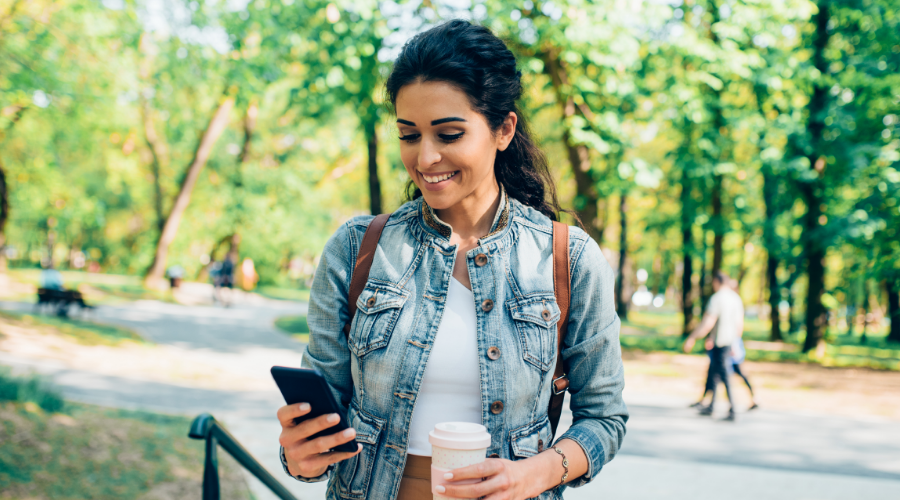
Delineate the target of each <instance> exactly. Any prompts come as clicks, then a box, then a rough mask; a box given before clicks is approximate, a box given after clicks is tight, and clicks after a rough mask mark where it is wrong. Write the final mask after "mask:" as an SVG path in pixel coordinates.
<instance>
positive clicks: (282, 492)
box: [188, 413, 296, 500]
mask: <svg viewBox="0 0 900 500" xmlns="http://www.w3.org/2000/svg"><path fill="white" fill-rule="evenodd" d="M188 437H190V438H191V439H203V440H204V441H206V459H205V460H204V463H203V500H219V461H218V460H217V458H216V451H217V449H218V445H221V446H222V448H223V449H224V450H225V451H226V452H228V454H230V455H231V456H232V457H234V459H235V460H237V462H238V463H239V464H240V465H241V466H242V467H244V468H245V469H246V470H247V471H249V472H250V473H251V474H253V475H254V476H256V478H257V479H259V480H260V481H262V483H263V484H264V485H266V487H268V488H269V489H270V490H271V491H272V492H273V493H275V494H276V495H277V496H278V498H281V499H282V500H296V497H294V496H293V495H292V494H291V492H290V491H288V490H287V488H285V487H284V485H283V484H281V483H280V482H278V480H277V479H275V478H274V477H273V476H272V474H269V471H267V470H266V469H265V467H263V466H262V464H260V463H259V462H257V461H256V459H254V458H253V456H251V455H250V452H249V451H247V449H246V448H244V447H243V446H241V444H240V443H238V442H237V440H236V439H234V436H232V435H231V434H229V433H228V431H227V430H225V428H223V427H222V426H221V425H219V424H218V423H217V422H216V419H215V418H213V416H212V415H210V414H209V413H203V414H201V415H198V416H197V418H195V419H194V421H193V422H191V430H190V431H189V432H188Z"/></svg>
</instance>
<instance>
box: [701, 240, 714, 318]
mask: <svg viewBox="0 0 900 500" xmlns="http://www.w3.org/2000/svg"><path fill="white" fill-rule="evenodd" d="M706 236H707V235H706V231H705V230H704V231H703V245H702V247H701V252H700V315H701V316H702V315H703V314H706V305H707V304H708V303H709V298H710V297H711V296H712V293H713V292H712V279H710V274H709V272H708V271H707V267H706V265H707V264H708V262H709V261H708V259H709V244H708V243H707V242H706Z"/></svg>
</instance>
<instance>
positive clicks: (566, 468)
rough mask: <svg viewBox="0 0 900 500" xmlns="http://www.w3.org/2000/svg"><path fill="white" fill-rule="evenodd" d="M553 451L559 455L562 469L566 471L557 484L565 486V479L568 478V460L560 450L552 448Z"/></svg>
mask: <svg viewBox="0 0 900 500" xmlns="http://www.w3.org/2000/svg"><path fill="white" fill-rule="evenodd" d="M553 451H555V452H557V453H559V454H560V456H562V459H563V462H562V466H563V469H565V470H566V472H565V473H564V474H563V475H562V479H560V480H559V484H560V485H563V484H565V482H566V479H568V478H569V460H568V459H566V454H565V453H563V452H562V450H560V449H559V448H558V447H556V446H554V447H553Z"/></svg>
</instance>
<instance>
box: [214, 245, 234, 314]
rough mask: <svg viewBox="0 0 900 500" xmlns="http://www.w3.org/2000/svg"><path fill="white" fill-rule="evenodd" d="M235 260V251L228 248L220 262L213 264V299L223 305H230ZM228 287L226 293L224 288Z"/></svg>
mask: <svg viewBox="0 0 900 500" xmlns="http://www.w3.org/2000/svg"><path fill="white" fill-rule="evenodd" d="M235 262H237V252H236V251H234V250H230V251H229V252H228V253H227V254H226V255H225V258H224V259H222V262H221V263H220V264H219V265H217V266H215V269H214V272H213V273H211V274H212V276H213V301H215V302H221V303H222V305H224V306H225V307H229V306H230V305H231V299H232V292H233V290H234V268H235V265H234V264H235ZM226 289H228V292H227V293H226V292H225V290H226Z"/></svg>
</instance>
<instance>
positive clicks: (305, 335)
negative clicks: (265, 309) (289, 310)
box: [275, 315, 309, 342]
mask: <svg viewBox="0 0 900 500" xmlns="http://www.w3.org/2000/svg"><path fill="white" fill-rule="evenodd" d="M275 328H278V329H279V330H281V331H283V332H285V333H288V334H290V336H291V337H294V338H295V339H297V340H299V341H301V342H309V325H308V324H307V323H306V316H303V315H299V316H282V317H280V318H278V319H276V320H275Z"/></svg>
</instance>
